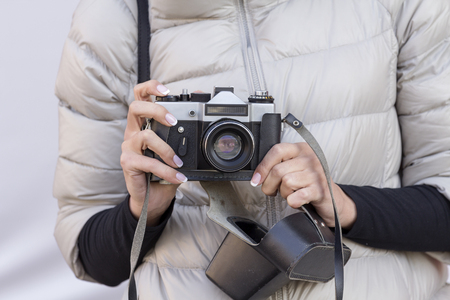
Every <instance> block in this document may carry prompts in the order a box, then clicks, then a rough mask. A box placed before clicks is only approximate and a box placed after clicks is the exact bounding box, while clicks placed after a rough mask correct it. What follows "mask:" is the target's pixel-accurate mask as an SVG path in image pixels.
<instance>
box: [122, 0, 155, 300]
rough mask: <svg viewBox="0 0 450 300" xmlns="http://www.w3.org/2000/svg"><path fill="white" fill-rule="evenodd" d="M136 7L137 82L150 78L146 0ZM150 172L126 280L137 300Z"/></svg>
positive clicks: (132, 299) (130, 298)
mask: <svg viewBox="0 0 450 300" xmlns="http://www.w3.org/2000/svg"><path fill="white" fill-rule="evenodd" d="M136 1H137V7H138V83H142V82H145V81H148V80H150V38H151V35H150V34H151V31H150V20H149V14H148V9H149V7H148V0H136ZM151 175H152V174H147V175H146V177H147V192H146V194H145V200H144V205H143V207H142V211H141V215H140V216H139V221H138V224H137V227H136V231H135V232H134V237H133V243H132V246H131V254H130V280H129V281H128V299H129V300H137V299H138V294H137V289H136V280H135V278H134V271H135V270H136V267H137V262H138V259H139V254H140V253H141V248H142V243H143V241H144V234H145V227H146V225H147V208H148V199H149V195H150V179H151Z"/></svg>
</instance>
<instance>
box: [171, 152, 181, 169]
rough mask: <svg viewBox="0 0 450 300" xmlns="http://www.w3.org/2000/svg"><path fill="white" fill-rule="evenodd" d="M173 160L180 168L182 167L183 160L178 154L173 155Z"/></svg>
mask: <svg viewBox="0 0 450 300" xmlns="http://www.w3.org/2000/svg"><path fill="white" fill-rule="evenodd" d="M173 162H174V163H175V164H176V165H177V166H178V168H181V167H182V166H183V161H182V160H181V158H179V157H178V155H175V156H174V157H173Z"/></svg>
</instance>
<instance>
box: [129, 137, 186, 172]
mask: <svg viewBox="0 0 450 300" xmlns="http://www.w3.org/2000/svg"><path fill="white" fill-rule="evenodd" d="M146 149H150V150H152V151H153V152H155V153H156V154H158V155H159V156H160V157H161V158H162V160H163V161H164V162H165V163H166V164H168V165H170V166H171V167H173V168H179V167H181V166H182V165H183V161H182V160H181V159H180V158H179V157H178V156H177V155H176V154H175V151H173V149H172V147H170V146H169V145H168V144H167V143H166V142H164V141H163V140H162V139H161V138H160V137H159V136H158V135H157V134H156V133H155V132H153V131H151V130H142V131H140V132H138V133H137V134H135V135H133V137H131V138H130V139H128V140H127V141H125V142H123V144H122V152H126V151H132V152H134V153H136V154H138V155H142V151H143V150H146Z"/></svg>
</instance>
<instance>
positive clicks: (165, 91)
mask: <svg viewBox="0 0 450 300" xmlns="http://www.w3.org/2000/svg"><path fill="white" fill-rule="evenodd" d="M156 89H157V90H158V92H160V93H161V94H163V95H164V96H166V95H168V94H169V93H170V91H169V89H168V88H166V87H165V86H163V85H162V84H160V85H158V86H157V87H156Z"/></svg>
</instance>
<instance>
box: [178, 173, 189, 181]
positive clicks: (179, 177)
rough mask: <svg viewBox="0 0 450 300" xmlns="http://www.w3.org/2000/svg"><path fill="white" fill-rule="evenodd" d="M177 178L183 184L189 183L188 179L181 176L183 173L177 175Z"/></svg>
mask: <svg viewBox="0 0 450 300" xmlns="http://www.w3.org/2000/svg"><path fill="white" fill-rule="evenodd" d="M175 177H176V178H177V179H178V180H179V181H181V182H183V183H184V182H186V181H187V177H186V176H184V175H183V174H181V173H177V175H175Z"/></svg>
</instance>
